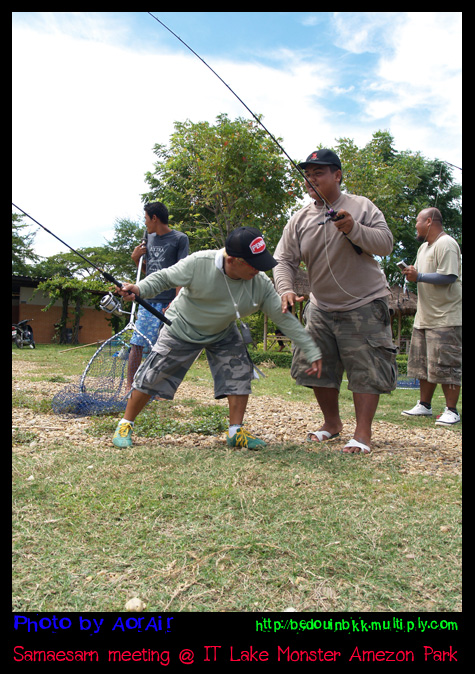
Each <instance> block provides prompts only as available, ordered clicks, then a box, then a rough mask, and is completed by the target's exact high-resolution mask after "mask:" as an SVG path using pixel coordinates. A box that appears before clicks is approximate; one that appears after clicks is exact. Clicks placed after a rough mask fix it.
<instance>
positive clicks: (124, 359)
mask: <svg viewBox="0 0 475 674" xmlns="http://www.w3.org/2000/svg"><path fill="white" fill-rule="evenodd" d="M134 332H135V333H138V334H140V335H141V337H142V338H143V339H144V340H146V346H145V347H143V348H142V349H141V350H140V349H137V348H135V349H133V348H132V345H131V343H130V340H131V339H132V336H133V334H134ZM151 348H152V343H151V342H150V340H149V339H147V337H145V335H143V334H142V333H141V332H140V331H139V330H138V329H137V328H136V327H135V326H134V325H133V323H129V324H128V325H127V326H126V327H125V328H124V329H123V330H121V331H120V332H118V333H117V334H116V335H114V336H113V337H111V338H110V339H108V340H107V341H106V342H104V344H102V345H101V346H100V347H99V348H98V349H97V351H96V352H95V354H94V356H93V357H92V358H91V359H90V361H89V362H88V364H87V365H86V368H85V370H84V372H83V373H82V375H80V376H79V377H78V379H77V381H75V382H72V383H70V384H68V385H67V386H66V387H65V388H64V389H62V390H61V391H60V392H59V393H57V394H56V395H55V396H54V398H53V400H52V403H51V404H52V408H53V412H54V413H55V414H62V415H74V416H94V415H99V414H114V413H118V412H122V411H123V410H125V407H126V404H127V398H128V393H129V389H130V385H131V383H132V379H133V375H134V374H135V372H136V371H137V368H138V366H139V365H140V362H141V360H142V358H143V357H145V356H146V355H148V353H149V352H150V350H151Z"/></svg>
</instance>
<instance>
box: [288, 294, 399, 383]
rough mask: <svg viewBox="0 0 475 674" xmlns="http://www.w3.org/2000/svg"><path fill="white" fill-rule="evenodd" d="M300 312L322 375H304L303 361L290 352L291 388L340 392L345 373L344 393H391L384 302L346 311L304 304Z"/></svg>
mask: <svg viewBox="0 0 475 674" xmlns="http://www.w3.org/2000/svg"><path fill="white" fill-rule="evenodd" d="M306 313H307V326H306V330H308V331H309V332H310V334H311V335H312V337H313V339H314V341H315V342H316V343H317V344H318V346H319V347H320V348H321V350H322V376H321V377H320V379H317V377H316V376H314V375H310V376H309V375H307V374H305V370H306V369H307V368H308V365H307V362H306V359H305V356H304V354H303V353H302V352H301V351H300V349H298V348H295V349H294V357H293V360H292V368H291V372H290V373H291V375H292V377H293V378H294V379H295V380H296V382H297V384H300V385H301V386H311V387H316V386H318V387H325V388H336V389H338V390H340V386H341V382H342V379H343V372H345V371H346V374H347V377H348V388H349V390H350V391H353V392H354V393H373V394H380V393H389V392H390V391H394V389H395V388H396V382H397V366H396V347H395V345H394V343H393V340H392V332H391V323H390V318H389V309H388V304H387V302H386V300H385V299H379V300H374V301H373V302H370V303H369V304H365V305H364V306H362V307H358V308H357V309H353V310H351V311H332V312H327V311H321V310H320V309H317V307H316V306H315V305H313V304H311V303H310V304H309V306H308V310H307V312H306Z"/></svg>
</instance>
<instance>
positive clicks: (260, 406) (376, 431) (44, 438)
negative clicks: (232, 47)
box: [12, 362, 462, 478]
mask: <svg viewBox="0 0 475 674" xmlns="http://www.w3.org/2000/svg"><path fill="white" fill-rule="evenodd" d="M28 367H29V366H28V364H27V363H25V362H14V363H13V381H12V387H13V391H17V392H24V393H26V394H28V395H30V396H32V395H33V396H35V397H38V399H42V398H47V399H52V398H53V396H54V395H55V394H56V393H58V392H59V391H60V390H61V389H62V388H63V387H64V386H65V385H66V384H65V383H64V382H63V383H51V382H45V381H40V382H33V383H31V382H30V381H28V380H27V379H26V376H27V375H28V371H27V368H28ZM187 398H188V399H189V398H194V399H196V400H198V401H200V402H203V403H208V404H209V403H210V402H211V401H212V397H211V396H210V394H209V392H208V391H207V390H206V389H205V388H203V387H200V386H196V385H194V384H191V383H187V382H184V383H183V384H182V385H181V386H180V388H179V389H178V392H177V395H176V398H175V402H177V403H179V402H180V400H182V399H187ZM152 404H153V405H157V407H158V405H159V404H160V403H152ZM216 404H223V405H226V402H223V401H219V402H218V403H216ZM180 411H181V410H180ZM185 412H186V408H185V407H183V413H185ZM321 421H322V417H321V414H320V412H319V410H318V408H317V406H316V404H315V403H311V404H307V405H306V404H302V403H301V402H292V401H290V400H287V399H283V398H281V399H279V398H275V397H271V396H250V398H249V405H248V410H247V413H246V427H247V428H248V429H249V430H250V431H252V432H255V433H256V434H258V435H259V437H260V438H262V439H263V440H266V442H268V443H269V444H270V445H272V443H292V444H296V443H300V442H302V443H303V442H304V441H305V437H306V435H307V432H308V431H310V430H314V429H315V428H318V427H319V425H321ZM90 424H91V419H89V418H87V417H86V418H84V417H81V418H68V419H67V423H65V419H64V418H62V417H59V416H55V415H53V414H38V413H36V412H34V411H33V410H31V409H28V408H13V409H12V428H13V430H16V429H19V430H22V431H28V430H29V431H32V432H35V433H37V438H36V439H35V440H33V441H32V442H31V443H30V444H29V445H28V444H27V445H26V446H25V444H22V445H17V446H15V445H14V451H15V450H16V451H20V452H21V451H25V450H27V451H28V450H29V451H31V450H32V449H37V450H40V449H42V447H46V446H47V445H48V444H49V443H53V442H54V441H55V438H56V437H58V435H60V436H61V438H62V439H63V440H64V438H70V440H71V443H72V444H83V443H84V442H85V441H87V442H88V443H89V444H91V445H95V446H101V447H103V448H104V449H107V447H108V446H112V445H111V443H110V438H93V437H91V436H89V435H87V433H86V430H87V428H88V426H89V425H90ZM353 429H354V419H348V420H346V421H344V428H343V431H342V433H341V434H340V437H339V438H338V439H337V440H334V441H332V442H327V443H321V444H318V443H307V446H308V449H309V451H337V450H338V449H340V448H342V447H343V446H344V444H345V443H346V442H347V441H348V440H349V439H350V438H351V437H352V433H353ZM150 442H151V440H150V439H148V438H147V439H146V438H139V437H136V439H135V444H137V445H139V444H146V443H148V444H150ZM152 442H160V444H162V445H164V444H176V443H179V444H180V445H181V446H183V447H189V446H191V447H214V446H216V447H218V446H222V445H223V442H224V437H223V436H221V437H215V436H205V435H197V434H191V435H187V436H182V437H178V436H175V435H174V436H171V435H169V436H165V437H164V438H161V439H160V440H158V439H157V441H152ZM372 444H373V449H372V453H371V454H370V455H369V456H368V457H365V460H366V458H367V459H368V460H371V461H375V462H377V463H384V462H385V461H387V460H388V459H391V458H392V459H394V458H396V459H397V461H398V465H399V466H400V468H399V470H400V472H401V473H408V474H415V473H417V474H422V475H426V476H433V477H437V478H443V477H444V476H446V475H461V472H462V436H461V433H460V432H457V431H455V430H453V429H447V428H441V427H437V426H433V427H425V428H420V427H416V428H414V429H408V428H404V427H402V426H398V425H396V424H392V423H388V422H385V421H375V422H374V424H373V438H372Z"/></svg>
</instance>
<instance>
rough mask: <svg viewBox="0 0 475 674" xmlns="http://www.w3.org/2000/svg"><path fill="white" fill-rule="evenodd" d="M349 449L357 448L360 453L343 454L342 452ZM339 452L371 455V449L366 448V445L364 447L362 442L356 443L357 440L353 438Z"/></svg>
mask: <svg viewBox="0 0 475 674" xmlns="http://www.w3.org/2000/svg"><path fill="white" fill-rule="evenodd" d="M349 447H359V449H360V451H359V452H345V451H344V450H345V449H347V448H349ZM340 451H341V452H343V454H371V447H368V445H365V444H363V443H362V442H358V440H355V439H354V438H352V439H351V440H350V441H349V442H347V443H346V445H345V446H344V447H343V449H342V450H340Z"/></svg>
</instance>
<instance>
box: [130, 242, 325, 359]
mask: <svg viewBox="0 0 475 674" xmlns="http://www.w3.org/2000/svg"><path fill="white" fill-rule="evenodd" d="M138 286H139V289H140V296H141V297H143V298H147V297H154V296H155V295H157V294H158V293H159V292H162V291H163V290H165V289H167V288H176V287H177V286H181V290H180V292H179V294H178V296H177V297H176V298H175V299H174V300H173V302H172V304H171V305H170V307H169V309H168V310H167V317H168V318H169V319H170V320H171V321H172V325H171V326H170V327H168V330H169V331H170V332H171V334H173V335H174V336H175V337H178V338H179V339H182V340H184V341H186V342H193V343H196V344H202V345H203V347H205V346H206V344H211V343H213V342H217V341H219V340H221V339H223V338H224V337H225V336H226V335H227V333H228V332H229V331H230V330H231V329H232V325H233V323H234V321H235V319H236V310H237V311H238V312H239V316H240V317H242V318H244V317H245V316H249V315H250V314H253V313H255V312H256V311H259V310H260V311H263V312H264V313H265V314H267V316H268V317H269V318H270V319H271V320H272V321H273V322H274V323H275V324H276V325H278V326H279V328H280V329H281V330H282V332H283V333H284V334H285V335H286V336H287V337H289V338H290V339H291V340H292V341H293V342H295V344H296V345H297V346H299V347H300V348H301V349H302V350H303V352H304V353H305V355H306V357H307V359H308V361H309V363H312V362H313V361H315V360H319V359H320V358H321V351H320V348H319V347H318V346H317V345H316V344H315V342H314V341H313V339H312V338H311V337H310V335H309V334H308V333H307V332H306V331H305V329H304V328H303V327H302V325H301V324H300V322H299V321H298V319H297V318H295V316H293V315H291V314H283V313H282V310H281V301H280V297H279V295H278V294H277V293H276V291H275V289H274V286H273V284H272V281H271V280H270V279H269V278H268V277H267V276H266V274H264V273H263V272H260V273H259V274H257V276H255V277H254V278H253V279H252V280H250V281H243V280H234V279H231V278H229V276H226V275H225V273H224V271H223V251H222V250H221V251H216V250H206V251H201V252H198V253H193V254H192V255H189V256H188V257H186V258H184V259H183V260H180V261H179V262H177V264H174V265H173V266H172V267H168V268H167V269H162V270H160V271H157V272H154V273H152V274H150V275H149V276H147V277H146V278H145V279H144V280H143V281H140V283H139V284H138ZM235 304H236V306H235Z"/></svg>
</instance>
